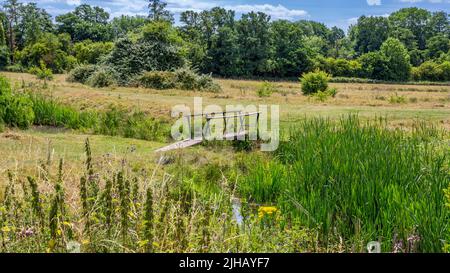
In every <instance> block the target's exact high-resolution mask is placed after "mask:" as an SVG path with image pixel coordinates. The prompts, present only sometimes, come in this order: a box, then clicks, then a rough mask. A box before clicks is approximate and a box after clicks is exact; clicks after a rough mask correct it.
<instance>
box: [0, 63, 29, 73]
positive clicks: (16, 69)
mask: <svg viewBox="0 0 450 273" xmlns="http://www.w3.org/2000/svg"><path fill="white" fill-rule="evenodd" d="M5 70H6V71H8V72H13V73H23V72H25V70H26V69H25V68H24V67H23V66H22V65H21V64H13V65H8V66H7V67H5Z"/></svg>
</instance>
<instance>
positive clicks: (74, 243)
mask: <svg viewBox="0 0 450 273" xmlns="http://www.w3.org/2000/svg"><path fill="white" fill-rule="evenodd" d="M85 153H86V157H85V169H84V170H80V172H74V170H73V169H69V170H68V171H67V170H65V168H64V166H63V162H62V161H60V164H59V166H58V167H57V168H53V166H52V165H51V163H50V164H49V165H48V166H46V168H45V170H43V171H44V172H45V173H42V172H40V171H39V170H41V169H40V168H36V169H37V170H38V173H37V174H36V175H30V176H29V177H28V178H27V183H25V182H24V181H26V180H24V177H23V176H22V175H21V174H20V173H11V172H10V174H9V176H8V178H9V182H8V183H7V187H6V189H4V190H2V191H1V192H2V195H1V196H0V252H13V253H15V252H27V253H29V252H79V251H81V252H102V253H104V252H306V251H320V249H317V248H315V244H314V238H315V234H314V231H313V230H309V229H306V228H302V227H301V226H300V225H299V223H293V224H292V225H289V226H282V225H280V223H278V222H265V223H263V222H262V221H261V219H260V218H259V217H258V215H256V214H254V213H248V214H246V217H245V219H244V221H243V223H242V224H241V225H238V224H237V222H236V220H235V219H234V216H233V213H232V203H231V201H230V200H232V199H233V198H234V196H233V194H232V191H231V190H230V189H229V188H227V187H226V186H225V185H224V186H223V188H222V191H221V192H220V193H218V194H205V193H203V194H202V193H201V192H199V191H197V190H196V189H195V188H193V187H191V183H190V182H189V179H188V178H187V179H186V180H185V179H183V178H177V177H178V175H175V176H170V175H164V176H162V177H159V176H154V177H152V178H149V177H147V176H146V175H145V174H144V173H143V172H141V171H138V172H134V171H132V168H130V166H128V165H127V164H126V163H125V161H124V160H120V159H119V160H118V162H117V164H116V163H115V162H112V161H111V162H103V160H99V161H97V160H96V158H97V157H96V155H95V154H92V152H91V147H90V144H89V141H86V144H85ZM41 171H42V170H41ZM72 178H75V179H76V178H79V179H78V181H79V185H77V186H76V187H74V185H71V184H70V183H68V181H67V180H68V179H70V181H74V180H73V179H72ZM49 184H53V185H54V187H48V185H49ZM68 191H70V193H68ZM286 234H292V235H290V236H286Z"/></svg>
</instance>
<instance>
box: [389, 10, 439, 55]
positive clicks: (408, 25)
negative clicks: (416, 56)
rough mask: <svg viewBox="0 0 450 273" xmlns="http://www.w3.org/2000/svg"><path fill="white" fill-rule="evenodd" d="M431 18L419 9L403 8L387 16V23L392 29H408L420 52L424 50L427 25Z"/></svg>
mask: <svg viewBox="0 0 450 273" xmlns="http://www.w3.org/2000/svg"><path fill="white" fill-rule="evenodd" d="M430 18H431V13H430V12H429V11H427V10H424V9H420V8H404V9H400V10H399V11H397V12H394V13H392V14H391V15H390V16H389V22H390V24H391V26H392V28H393V29H399V28H403V29H408V30H410V31H411V32H412V33H413V34H414V37H415V39H416V41H417V46H418V48H419V49H420V50H423V49H425V46H426V39H427V35H428V34H427V32H428V23H429V21H430Z"/></svg>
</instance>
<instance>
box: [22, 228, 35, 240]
mask: <svg viewBox="0 0 450 273" xmlns="http://www.w3.org/2000/svg"><path fill="white" fill-rule="evenodd" d="M33 235H34V231H33V229H32V228H23V229H22V230H21V231H20V233H19V236H20V237H24V238H27V237H31V236H33Z"/></svg>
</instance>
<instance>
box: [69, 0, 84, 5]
mask: <svg viewBox="0 0 450 273" xmlns="http://www.w3.org/2000/svg"><path fill="white" fill-rule="evenodd" d="M66 3H67V5H70V6H79V5H81V0H66Z"/></svg>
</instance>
